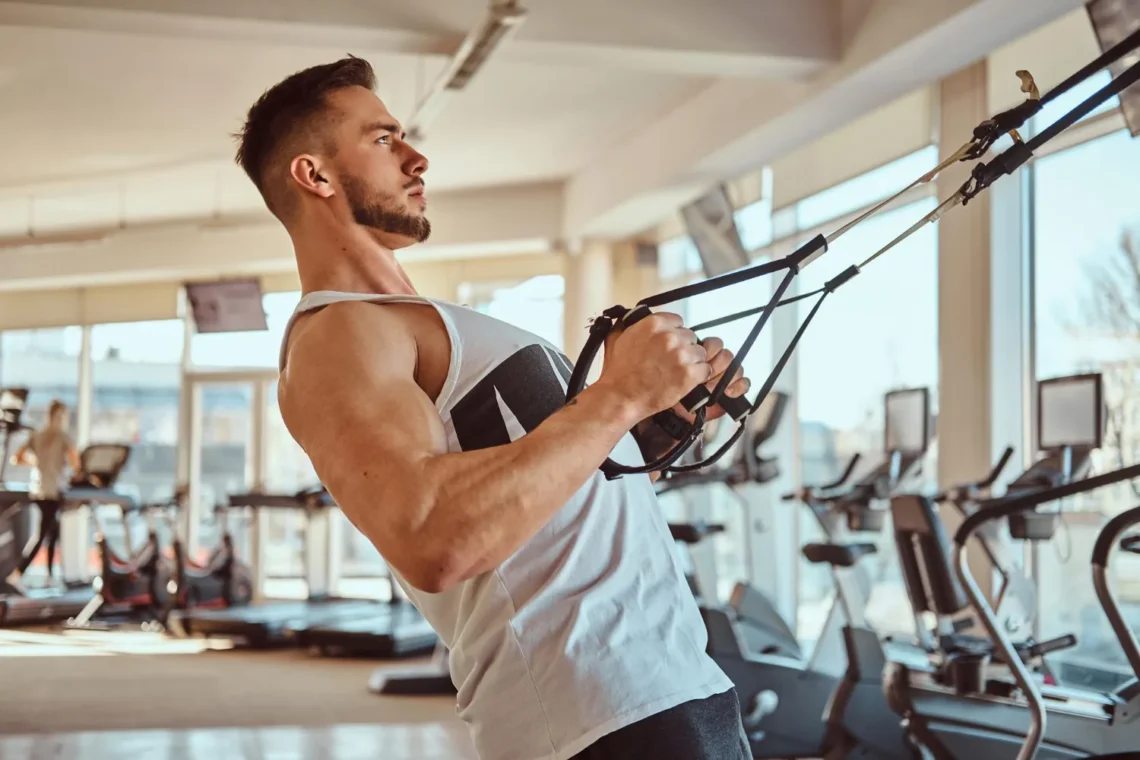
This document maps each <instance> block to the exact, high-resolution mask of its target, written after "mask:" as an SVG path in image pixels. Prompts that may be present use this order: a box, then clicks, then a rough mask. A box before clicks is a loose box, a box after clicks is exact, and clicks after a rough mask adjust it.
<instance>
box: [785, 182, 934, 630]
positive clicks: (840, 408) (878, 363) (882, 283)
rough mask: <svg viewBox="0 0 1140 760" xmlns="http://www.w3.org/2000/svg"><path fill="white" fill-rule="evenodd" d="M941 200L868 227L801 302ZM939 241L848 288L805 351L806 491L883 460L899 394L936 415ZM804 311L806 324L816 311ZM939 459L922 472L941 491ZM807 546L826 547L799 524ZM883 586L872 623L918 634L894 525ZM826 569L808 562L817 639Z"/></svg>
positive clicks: (815, 272) (820, 317) (807, 278)
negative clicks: (921, 396)
mask: <svg viewBox="0 0 1140 760" xmlns="http://www.w3.org/2000/svg"><path fill="white" fill-rule="evenodd" d="M935 203H936V202H935V200H934V199H927V200H923V201H920V202H917V203H913V204H910V205H908V206H905V207H903V208H900V209H896V210H894V211H891V212H888V213H886V214H883V215H881V216H879V217H876V218H874V219H872V220H870V221H867V222H864V223H863V224H861V225H859V226H858V227H856V228H855V229H853V230H852V231H851V232H849V233H848V234H847V235H845V236H843V237H842V238H840V240H838V241H837V242H836V243H835V244H834V245H833V246H832V247H831V250H830V251H829V252H828V253H827V254H825V255H824V256H823V257H822V258H820V259H819V260H818V261H816V262H815V263H813V264H811V265H810V266H809V267H807V269H805V270H804V274H803V275H802V276H801V277H800V278H799V289H800V292H801V293H806V292H810V291H812V290H814V289H816V288H818V287H820V286H822V285H823V283H824V282H826V281H827V280H828V279H829V278H831V277H834V276H835V275H836V274H838V273H839V272H840V271H842V270H843V269H845V268H847V267H848V266H849V265H851V264H853V263H858V262H859V261H862V260H863V259H864V258H866V257H867V256H869V255H870V254H872V253H873V252H874V251H875V250H876V249H878V248H879V247H880V246H882V245H883V244H885V243H887V242H889V241H890V240H891V239H893V238H894V237H895V236H896V235H897V234H898V233H900V232H901V231H903V230H904V229H906V228H907V227H909V226H910V225H911V224H912V223H913V222H914V221H915V220H916V219H918V218H920V217H921V216H922V215H923V214H925V213H927V212H928V211H930V210H931V209H932V208H934V206H935ZM937 246H938V239H937V232H936V229H935V227H934V225H928V226H926V227H924V228H922V229H920V230H919V231H918V232H916V233H915V234H914V235H912V236H911V237H910V238H909V239H907V240H906V241H905V242H904V243H901V244H900V245H899V246H897V247H896V248H895V249H893V250H892V251H891V252H889V253H887V254H886V256H885V260H882V261H878V262H876V263H875V264H873V265H872V266H869V267H867V268H866V269H865V270H864V271H863V272H862V273H861V274H859V275H858V276H857V277H855V278H854V279H853V280H851V281H850V282H848V283H847V284H845V285H844V286H843V287H841V288H840V289H839V290H838V291H836V292H835V293H834V294H833V295H831V296H828V298H827V302H826V303H825V304H824V305H823V306H822V307H821V309H820V310H819V312H818V314H817V316H816V318H815V320H814V321H813V322H812V324H811V326H810V327H809V328H808V329H807V331H806V333H805V335H804V337H803V340H802V341H801V342H800V345H799V348H798V360H799V373H798V374H799V414H800V420H799V422H800V440H801V450H800V472H801V478H802V481H803V482H804V483H805V484H818V483H823V482H827V481H830V480H833V479H834V478H836V477H838V476H839V474H840V473H841V472H842V469H843V465H844V464H845V463H846V461H847V460H848V459H850V457H851V456H852V455H853V454H855V453H856V452H858V453H861V454H863V457H864V460H863V461H864V466H865V467H866V468H867V469H869V468H871V467H874V466H876V465H877V464H878V463H879V461H880V460H881V458H882V453H883V446H884V442H883V396H884V394H885V393H886V392H887V391H889V390H892V389H896V388H903V387H916V386H925V387H928V388H930V389H931V398H932V404H934V405H935V406H936V405H937V402H936V399H937V383H938V353H937V352H938V258H937ZM816 298H817V297H811V298H808V299H805V300H804V301H801V302H800V306H799V314H800V319H801V320H802V319H804V318H806V317H807V315H808V313H809V311H810V310H811V308H812V307H813V306H814V305H815V299H816ZM936 456H937V454H936V452H935V451H932V452H931V454H930V457H929V459H928V461H927V462H926V463H925V464H924V468H923V472H924V473H925V474H926V477H928V478H929V479H930V481H931V482H932V483H933V481H934V479H935V476H936V472H937V467H936V463H935V461H934V458H935V457H936ZM800 526H801V541H802V542H803V543H807V542H810V541H818V540H821V538H822V535H821V532H820V529H819V527H818V524H817V523H816V521H815V518H814V517H813V516H812V515H811V514H810V513H809V512H808V511H807V510H806V509H802V510H801V515H800ZM878 540H879V544H880V550H881V551H880V553H879V554H878V555H876V556H877V561H878V562H879V568H878V572H879V576H878V577H876V587H875V590H874V592H873V595H872V600H871V605H870V607H869V608H868V610H867V618H868V622H869V623H870V624H871V625H872V626H874V627H876V628H878V629H880V630H883V631H888V632H900V633H906V632H911V631H913V628H914V621H913V618H912V616H911V611H910V605H909V603H908V601H907V597H906V593H905V589H904V588H903V585H902V577H901V575H900V573H899V569H898V562H897V553H896V552H895V551H894V549H893V536H892V533H891V529H890V526H889V525H888V526H887V527H886V528H884V530H883V531H882V533H881V534H880V535H879V537H878ZM833 586H834V584H833V583H832V579H831V574H830V572H829V571H828V569H827V568H826V566H822V565H821V566H813V565H810V564H808V563H807V562H806V561H803V560H801V566H800V591H799V594H800V598H799V607H798V609H799V626H800V627H799V629H798V630H799V633H800V635H801V636H802V637H804V638H805V639H806V640H812V639H813V638H814V637H815V636H816V635H818V633H819V630H820V626H822V624H823V619H824V615H825V614H826V611H827V607H828V606H829V605H830V601H831V598H832V593H833V590H834V589H833Z"/></svg>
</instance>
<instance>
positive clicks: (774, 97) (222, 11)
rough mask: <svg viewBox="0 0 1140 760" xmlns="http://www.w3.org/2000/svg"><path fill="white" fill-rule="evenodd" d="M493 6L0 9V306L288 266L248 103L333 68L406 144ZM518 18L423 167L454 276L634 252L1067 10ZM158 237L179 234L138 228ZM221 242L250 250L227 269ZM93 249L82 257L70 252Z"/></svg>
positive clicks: (571, 0)
mask: <svg viewBox="0 0 1140 760" xmlns="http://www.w3.org/2000/svg"><path fill="white" fill-rule="evenodd" d="M489 2H490V0H38V1H36V2H10V1H8V0H0V104H2V105H0V140H2V141H3V142H2V144H3V145H4V146H5V148H6V151H5V160H4V161H3V162H0V289H20V288H31V287H33V284H35V287H46V284H45V283H48V282H51V283H56V284H58V285H59V286H60V287H63V286H64V285H63V283H66V286H67V287H77V286H80V285H82V284H83V283H85V282H87V281H88V279H90V278H91V277H95V276H96V275H97V274H99V273H111V272H116V273H118V274H116V275H115V276H120V275H124V274H125V273H128V271H133V270H135V269H137V270H140V271H141V270H146V271H147V272H149V274H148V275H147V277H149V278H151V279H161V278H162V277H168V276H174V275H171V274H170V273H169V272H168V271H167V270H166V269H163V268H162V267H163V266H168V265H170V266H173V265H175V264H178V265H179V266H180V265H181V264H180V263H179V262H171V261H168V260H167V259H169V258H170V257H169V256H167V257H166V258H165V259H163V258H162V257H163V252H165V251H181V252H183V253H185V252H186V251H191V250H193V251H199V252H200V251H201V250H202V246H212V247H214V248H216V250H213V249H212V253H213V254H214V258H213V259H211V260H212V261H217V262H223V261H224V262H226V265H227V266H228V265H232V266H233V267H239V268H240V267H247V268H248V267H252V266H254V265H255V264H256V265H258V266H262V265H264V264H265V262H264V261H262V258H264V257H265V256H276V257H277V258H276V259H274V261H278V264H280V265H281V266H290V265H291V261H290V259H291V256H290V253H289V251H288V249H287V247H284V246H283V245H282V241H281V240H280V239H279V236H278V237H274V236H272V235H269V234H268V232H266V231H265V230H268V228H269V225H263V226H265V230H261V228H259V227H258V226H257V225H261V224H262V223H263V222H265V221H266V216H267V215H266V212H265V210H264V206H263V204H262V202H261V199H260V198H259V197H258V195H257V193H256V191H255V190H254V189H253V187H252V185H251V183H250V182H249V181H248V179H246V178H245V177H244V176H243V175H242V173H241V172H240V170H239V169H238V168H237V167H236V166H235V165H234V163H233V158H232V156H233V151H234V144H233V141H232V138H231V136H230V135H231V134H232V133H233V132H234V131H236V130H237V129H238V128H239V127H240V125H241V122H242V119H243V116H244V114H245V112H246V110H247V109H248V107H249V106H250V104H251V103H252V102H253V101H254V100H255V99H256V98H257V97H258V95H260V94H261V93H262V92H263V91H264V89H265V88H267V87H269V86H271V85H272V84H274V83H275V82H277V81H279V80H280V79H281V78H283V77H284V76H286V75H288V74H290V73H292V72H294V71H297V70H299V69H301V68H304V67H306V66H309V65H313V64H316V63H323V62H328V61H331V60H334V59H336V58H339V57H341V56H343V55H345V54H346V53H353V54H356V55H359V56H363V57H365V58H367V59H368V60H369V61H371V62H372V64H373V66H374V68H375V69H376V72H377V75H378V79H379V87H378V90H379V94H380V96H381V97H382V98H383V99H384V100H385V101H386V102H387V104H388V106H389V108H390V109H391V110H392V112H393V113H394V114H395V115H396V116H398V117H400V118H402V119H405V120H407V119H408V118H409V116H410V115H411V113H412V112H413V110H414V106H415V104H416V103H417V102H418V100H419V98H420V97H421V96H422V94H423V93H424V92H425V91H426V90H427V89H428V88H429V87H430V86H431V84H432V83H433V82H434V80H435V78H436V76H437V75H438V74H439V72H440V71H442V70H443V69H444V68H445V67H446V65H447V63H448V61H449V59H450V56H451V55H452V54H454V52H455V51H456V50H457V49H459V47H460V45H461V43H462V41H463V38H464V36H465V35H466V34H467V32H468V31H469V30H470V29H472V28H473V26H474V25H475V24H476V23H477V22H478V21H479V20H480V19H481V18H482V17H483V16H484V15H485V13H486V11H487V7H488V3H489ZM520 2H521V4H522V5H523V6H524V7H525V8H526V9H527V18H526V21H525V23H524V24H523V25H522V27H521V29H520V30H519V31H518V33H517V34H516V35H515V36H513V37H512V38H511V39H509V40H507V41H506V42H505V43H504V44H503V45H502V46H501V48H500V49H499V50H498V51H496V53H495V54H494V55H493V57H492V58H491V60H490V61H489V62H488V63H487V65H486V66H485V67H484V68H483V70H482V71H480V72H479V73H478V75H477V76H476V77H475V78H474V80H473V81H472V82H471V83H470V84H469V86H468V87H467V88H466V89H465V90H463V91H461V92H459V93H457V94H456V95H455V97H453V98H450V99H449V100H448V102H447V104H446V106H445V107H444V109H443V111H442V112H441V113H440V115H439V116H438V117H437V118H436V119H435V120H433V121H432V122H431V123H430V124H429V127H428V131H427V138H426V140H425V141H423V143H422V144H421V146H420V147H421V148H422V150H424V152H425V153H426V154H427V155H428V157H429V159H430V160H431V164H432V165H431V169H430V170H429V172H428V175H427V181H428V185H429V187H431V188H432V191H433V195H434V200H433V206H434V208H435V212H434V216H433V226H436V227H437V233H438V234H433V241H434V243H435V244H436V245H439V246H442V248H440V250H441V251H442V250H446V251H447V252H448V255H457V254H456V252H457V251H464V252H466V253H465V254H464V255H468V254H469V253H470V250H469V249H471V248H472V247H474V248H478V249H480V250H486V249H487V248H488V246H500V247H502V246H503V245H505V244H510V245H514V246H516V247H521V246H524V245H526V246H535V245H539V246H540V247H542V246H544V247H545V248H547V249H548V248H549V247H550V246H551V244H552V243H553V242H555V241H559V240H564V239H575V238H577V237H580V236H583V235H596V236H600V237H624V236H629V235H633V234H637V233H638V232H640V231H642V230H644V229H646V228H647V227H648V226H651V225H653V224H657V223H659V222H660V221H661V220H662V219H664V218H666V217H667V216H668V215H670V214H672V213H675V210H676V208H677V206H678V205H679V204H681V203H684V202H686V201H688V200H690V199H691V198H693V197H694V196H695V195H696V194H697V193H699V192H700V191H702V190H703V189H705V188H707V187H708V186H709V185H710V184H711V183H714V182H721V181H726V180H730V179H733V178H736V177H739V176H741V175H742V174H744V173H746V172H748V171H750V170H752V169H755V168H758V166H760V165H764V164H767V163H770V162H772V161H774V160H776V159H778V158H780V157H781V156H783V155H785V154H787V153H788V152H789V151H791V150H794V149H796V148H802V147H804V146H806V145H807V144H808V143H811V142H812V141H813V140H816V139H818V138H819V137H821V136H823V135H825V134H827V133H828V132H830V131H832V130H835V129H837V128H839V127H841V126H843V125H844V124H848V123H850V122H851V121H852V120H853V119H857V118H859V117H860V116H861V115H863V114H865V113H868V112H870V111H871V110H873V109H875V108H878V107H880V106H883V105H885V104H887V103H890V102H893V101H894V100H895V99H897V98H900V97H903V96H904V95H906V94H908V93H910V92H913V91H914V90H915V89H916V88H920V87H924V86H926V85H928V84H930V83H932V82H937V81H938V80H939V79H941V78H942V77H945V76H947V75H949V74H950V73H952V72H954V71H956V70H958V69H959V68H961V67H963V66H966V65H969V64H970V63H973V62H974V61H977V60H980V59H982V58H984V57H985V56H987V55H988V54H989V53H990V52H991V51H993V50H995V49H997V48H998V47H1000V46H1001V45H1003V44H1005V43H1007V42H1009V41H1011V40H1014V39H1018V38H1020V37H1021V36H1023V35H1025V34H1027V33H1028V32H1030V31H1032V30H1034V29H1037V28H1039V27H1040V26H1041V25H1043V24H1045V23H1048V22H1049V21H1051V20H1053V19H1055V18H1058V17H1060V16H1062V15H1064V14H1065V13H1068V12H1070V11H1074V10H1075V9H1078V8H1080V7H1081V0H1032V2H1026V0H921V2H918V1H917V0H520ZM441 191H442V192H441ZM251 216H256V217H258V218H257V219H250V217H251ZM204 221H205V222H208V224H205V225H203V224H202V222H204ZM163 222H173V223H172V224H168V225H163V224H160V225H158V226H154V227H146V229H137V228H141V227H144V226H145V225H150V224H154V223H163ZM271 226H272V229H273V230H274V231H275V232H276V233H279V232H280V230H279V226H277V225H275V224H274V225H271ZM120 227H121V228H124V229H123V230H121V231H116V228H120ZM219 229H230V230H239V231H242V232H243V234H245V233H248V235H246V237H242V236H241V235H237V234H236V232H235V235H236V236H235V237H233V238H232V240H231V241H230V247H229V248H225V249H224V250H223V248H219V247H218V246H219V245H221V244H220V243H219V242H218V236H217V234H215V233H216V232H217V230H219ZM259 230H261V231H260V232H259ZM72 233H78V234H72ZM135 233H139V234H135ZM255 233H256V234H255ZM263 233H264V234H263ZM259 235H261V236H260V237H259ZM94 239H98V240H99V241H101V242H100V243H99V246H98V247H97V249H96V248H87V247H84V246H85V245H86V241H91V240H94ZM227 239H228V238H227ZM180 246H181V247H180ZM242 246H245V248H242ZM508 247H509V246H508ZM255 248H256V249H258V250H253V249H255ZM261 249H265V250H261ZM520 249H521V248H520ZM416 250H417V251H422V249H421V248H417V249H416ZM528 250H538V248H530V249H528ZM183 253H180V254H179V255H183ZM196 255H198V254H196ZM440 255H442V254H440ZM259 257H262V258H259ZM64 261H67V262H69V263H68V264H66V265H64V264H62V262H64ZM52 262H56V263H52ZM258 262H261V263H258ZM160 264H161V265H162V266H159V265H160ZM217 266H218V269H217V276H222V275H223V274H224V273H225V272H224V271H223V270H224V269H225V267H223V266H222V264H221V263H218V265H217ZM80 270H82V271H80ZM243 271H244V270H243ZM164 272H165V274H164ZM178 276H181V275H178Z"/></svg>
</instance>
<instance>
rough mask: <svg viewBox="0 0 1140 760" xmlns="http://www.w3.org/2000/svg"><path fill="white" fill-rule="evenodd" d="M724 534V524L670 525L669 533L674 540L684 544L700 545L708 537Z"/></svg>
mask: <svg viewBox="0 0 1140 760" xmlns="http://www.w3.org/2000/svg"><path fill="white" fill-rule="evenodd" d="M723 532H724V524H723V523H705V522H700V523H669V533H670V534H671V535H672V536H673V540H674V541H680V542H681V543H683V544H696V543H700V542H701V541H702V540H704V538H705V537H706V536H710V535H712V534H713V533H723Z"/></svg>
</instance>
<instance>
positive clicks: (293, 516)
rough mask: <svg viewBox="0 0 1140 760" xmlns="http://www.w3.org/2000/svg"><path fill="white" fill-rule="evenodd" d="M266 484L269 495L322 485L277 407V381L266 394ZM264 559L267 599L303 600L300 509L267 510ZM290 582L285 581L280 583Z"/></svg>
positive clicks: (302, 515) (302, 519) (302, 521)
mask: <svg viewBox="0 0 1140 760" xmlns="http://www.w3.org/2000/svg"><path fill="white" fill-rule="evenodd" d="M265 412H266V415H265V441H264V445H265V458H264V460H263V465H262V466H263V467H264V484H265V490H266V491H267V492H269V493H296V492H297V491H300V490H301V489H303V488H309V487H311V486H314V485H316V484H317V483H319V482H320V481H319V479H318V478H317V473H316V471H315V470H313V465H312V463H311V462H310V461H309V457H308V456H307V455H306V454H305V452H304V451H303V450H302V449H301V447H300V446H298V445H297V442H296V441H294V440H293V436H292V435H290V434H289V430H288V429H287V428H286V427H285V422H284V420H282V419H281V410H280V409H279V408H278V406H277V382H276V381H274V382H272V383H269V384H268V386H267V391H266V394H265ZM265 515H266V517H265V523H264V524H265V526H266V529H267V533H266V534H265V535H264V537H263V539H262V542H263V552H264V554H263V557H264V560H265V578H266V587H265V589H264V593H265V595H266V596H268V597H271V598H275V599H283V598H303V597H304V596H305V595H306V594H307V593H308V589H306V588H305V584H304V582H303V581H302V580H301V579H303V578H304V576H305V564H304V560H305V551H304V549H305V540H306V522H307V521H306V519H305V513H304V512H302V511H301V510H299V509H270V510H265ZM286 579H288V580H287V581H286V582H284V583H282V582H281V581H283V580H286Z"/></svg>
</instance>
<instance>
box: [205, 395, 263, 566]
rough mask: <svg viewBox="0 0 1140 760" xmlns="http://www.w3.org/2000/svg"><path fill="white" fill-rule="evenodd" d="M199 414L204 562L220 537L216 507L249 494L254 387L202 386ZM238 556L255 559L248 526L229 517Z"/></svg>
mask: <svg viewBox="0 0 1140 760" xmlns="http://www.w3.org/2000/svg"><path fill="white" fill-rule="evenodd" d="M198 388H199V390H200V394H201V395H200V405H199V409H200V414H201V416H202V419H201V428H200V429H201V432H202V439H201V441H200V444H199V446H200V448H199V456H200V460H199V461H200V462H201V473H200V477H199V484H198V486H199V490H198V493H199V501H198V504H197V505H195V506H196V507H197V513H196V514H197V519H198V529H199V534H198V536H199V538H198V544H199V545H198V546H197V547H196V548H195V550H196V552H197V559H199V560H200V561H201V560H205V559H206V557H207V556H208V555H209V552H210V550H211V549H212V548H213V547H214V546H216V545H217V543H218V541H219V540H220V536H221V533H220V531H219V530H218V528H219V525H218V523H217V521H216V520H215V517H214V511H213V510H214V507H215V506H216V505H218V504H223V503H225V501H226V499H227V497H228V496H229V494H231V493H240V492H242V491H247V490H249V488H250V487H251V486H252V485H253V484H252V483H250V482H249V463H250V462H251V461H252V460H251V457H252V453H253V452H252V451H251V450H250V439H251V437H252V435H253V385H252V384H251V383H249V382H235V383H201V384H199V385H198ZM230 520H231V523H230V525H231V527H232V528H234V540H235V541H236V542H237V547H238V553H239V554H240V555H241V556H244V557H249V556H250V551H251V549H250V546H249V542H248V531H247V530H238V526H239V525H244V524H245V521H243V520H241V519H239V518H238V515H237V514H236V513H235V514H233V515H230Z"/></svg>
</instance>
